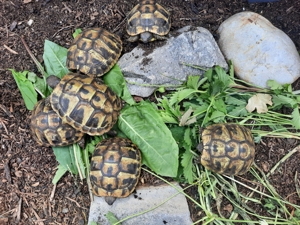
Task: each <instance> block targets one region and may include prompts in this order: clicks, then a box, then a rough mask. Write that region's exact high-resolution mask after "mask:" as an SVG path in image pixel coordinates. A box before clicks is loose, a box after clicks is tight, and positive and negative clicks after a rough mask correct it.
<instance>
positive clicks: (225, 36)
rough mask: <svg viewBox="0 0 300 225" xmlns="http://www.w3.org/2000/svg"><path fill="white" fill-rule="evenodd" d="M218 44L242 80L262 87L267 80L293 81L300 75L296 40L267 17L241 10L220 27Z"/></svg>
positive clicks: (299, 59) (265, 85) (265, 84)
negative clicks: (294, 41)
mask: <svg viewBox="0 0 300 225" xmlns="http://www.w3.org/2000/svg"><path fill="white" fill-rule="evenodd" d="M218 33H219V35H220V38H219V41H218V43H219V46H220V49H221V50H222V52H223V54H224V56H225V58H226V59H228V60H232V62H233V66H234V69H235V73H236V75H237V76H238V77H240V78H241V79H243V80H245V81H247V82H250V83H253V84H255V85H257V86H260V87H267V81H268V80H276V81H277V82H279V83H281V84H285V83H292V82H294V81H295V80H296V79H297V78H298V77H299V76H300V57H299V54H298V52H297V49H296V47H295V45H294V43H293V41H292V40H291V39H290V38H289V37H288V36H287V35H286V34H285V33H284V32H283V31H281V30H279V29H278V28H276V27H274V26H273V25H272V24H271V23H270V22H269V21H268V20H267V19H266V18H264V17H262V16H260V15H259V14H257V13H253V12H241V13H238V14H235V15H233V16H231V17H230V18H228V19H227V20H225V21H224V22H223V23H222V24H221V25H220V27H219V29H218Z"/></svg>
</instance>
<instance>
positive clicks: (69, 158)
mask: <svg viewBox="0 0 300 225" xmlns="http://www.w3.org/2000/svg"><path fill="white" fill-rule="evenodd" d="M52 149H53V152H54V155H55V157H56V160H57V161H58V162H59V164H60V165H61V166H63V167H64V168H67V169H68V170H69V171H70V172H71V173H72V174H78V170H77V166H76V161H75V156H74V150H73V145H70V146H65V147H52Z"/></svg>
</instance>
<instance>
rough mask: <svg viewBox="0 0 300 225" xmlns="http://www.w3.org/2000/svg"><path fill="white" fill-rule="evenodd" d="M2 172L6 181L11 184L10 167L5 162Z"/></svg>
mask: <svg viewBox="0 0 300 225" xmlns="http://www.w3.org/2000/svg"><path fill="white" fill-rule="evenodd" d="M4 173H5V177H6V179H7V181H8V182H9V183H10V184H11V176H10V169H9V166H8V163H7V162H6V163H5V164H4Z"/></svg>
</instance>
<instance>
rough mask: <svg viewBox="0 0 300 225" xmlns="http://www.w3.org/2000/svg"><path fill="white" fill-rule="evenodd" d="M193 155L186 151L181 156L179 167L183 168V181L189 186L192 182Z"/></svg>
mask: <svg viewBox="0 0 300 225" xmlns="http://www.w3.org/2000/svg"><path fill="white" fill-rule="evenodd" d="M193 157H194V156H193V154H192V153H191V151H188V150H186V151H185V153H183V155H182V159H181V165H182V167H183V175H184V177H185V179H186V180H187V181H188V182H189V183H190V184H191V183H193V181H194V172H193Z"/></svg>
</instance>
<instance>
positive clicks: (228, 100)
mask: <svg viewBox="0 0 300 225" xmlns="http://www.w3.org/2000/svg"><path fill="white" fill-rule="evenodd" d="M225 102H226V104H229V105H238V106H241V105H244V106H246V105H247V101H246V100H245V99H241V98H236V97H233V96H228V97H226V100H225Z"/></svg>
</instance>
